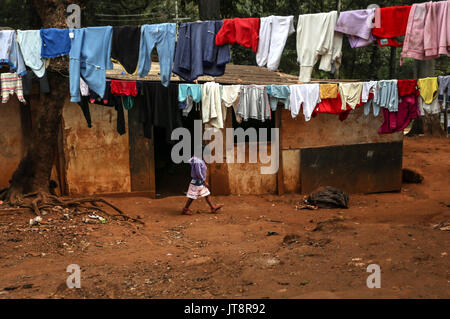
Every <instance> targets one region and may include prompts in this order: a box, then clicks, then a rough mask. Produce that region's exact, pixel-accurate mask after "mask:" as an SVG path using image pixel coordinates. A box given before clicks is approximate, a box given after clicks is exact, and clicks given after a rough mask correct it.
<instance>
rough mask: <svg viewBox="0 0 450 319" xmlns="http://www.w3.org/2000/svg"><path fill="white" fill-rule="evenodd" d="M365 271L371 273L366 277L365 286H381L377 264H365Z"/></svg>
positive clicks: (379, 270) (379, 269)
mask: <svg viewBox="0 0 450 319" xmlns="http://www.w3.org/2000/svg"><path fill="white" fill-rule="evenodd" d="M366 271H367V272H370V273H371V274H370V275H369V276H368V277H367V280H366V285H367V288H381V268H380V266H379V265H377V264H370V265H368V266H367V270H366Z"/></svg>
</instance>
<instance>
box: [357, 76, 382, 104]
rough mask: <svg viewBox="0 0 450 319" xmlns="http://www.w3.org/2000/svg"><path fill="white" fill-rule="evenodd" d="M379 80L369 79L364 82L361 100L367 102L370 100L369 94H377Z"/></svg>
mask: <svg viewBox="0 0 450 319" xmlns="http://www.w3.org/2000/svg"><path fill="white" fill-rule="evenodd" d="M377 83H378V81H368V82H363V86H362V91H361V101H362V102H364V103H366V102H367V101H368V100H369V94H370V93H374V94H376V88H377Z"/></svg>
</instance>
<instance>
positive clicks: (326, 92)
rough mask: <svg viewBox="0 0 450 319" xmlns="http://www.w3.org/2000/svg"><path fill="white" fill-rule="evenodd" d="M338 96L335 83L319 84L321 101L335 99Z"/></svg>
mask: <svg viewBox="0 0 450 319" xmlns="http://www.w3.org/2000/svg"><path fill="white" fill-rule="evenodd" d="M337 95H338V85H337V84H336V83H326V84H320V98H321V99H335V98H336V97H337Z"/></svg>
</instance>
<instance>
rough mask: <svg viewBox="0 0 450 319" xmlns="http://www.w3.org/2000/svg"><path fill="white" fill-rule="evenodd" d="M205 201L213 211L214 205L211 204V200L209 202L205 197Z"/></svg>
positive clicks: (207, 197)
mask: <svg viewBox="0 0 450 319" xmlns="http://www.w3.org/2000/svg"><path fill="white" fill-rule="evenodd" d="M205 200H206V202H207V203H208V205H209V207H211V209H213V207H214V205H213V204H212V203H211V200H210V198H209V196H206V197H205Z"/></svg>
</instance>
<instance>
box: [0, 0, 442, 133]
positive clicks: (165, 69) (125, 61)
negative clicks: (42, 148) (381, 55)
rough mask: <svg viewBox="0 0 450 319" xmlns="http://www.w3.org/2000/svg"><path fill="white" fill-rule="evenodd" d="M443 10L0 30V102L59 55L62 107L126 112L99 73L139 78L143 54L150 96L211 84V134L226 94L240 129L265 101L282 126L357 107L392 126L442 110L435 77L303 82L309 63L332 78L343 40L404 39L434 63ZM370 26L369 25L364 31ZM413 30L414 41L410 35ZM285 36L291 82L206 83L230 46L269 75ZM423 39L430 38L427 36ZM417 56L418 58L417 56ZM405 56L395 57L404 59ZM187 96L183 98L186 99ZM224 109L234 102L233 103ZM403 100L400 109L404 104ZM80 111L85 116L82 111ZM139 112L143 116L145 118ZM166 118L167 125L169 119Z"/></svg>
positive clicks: (264, 110) (205, 94) (206, 117)
mask: <svg viewBox="0 0 450 319" xmlns="http://www.w3.org/2000/svg"><path fill="white" fill-rule="evenodd" d="M447 9H448V1H440V2H429V3H428V2H427V3H423V4H414V5H412V6H399V7H386V8H381V9H376V10H375V9H367V10H352V11H345V12H340V13H339V14H338V12H337V11H331V12H328V13H317V14H304V15H300V16H299V18H298V23H297V28H296V29H295V28H294V16H269V17H262V18H234V19H223V20H217V21H197V22H190V23H181V24H179V26H178V30H177V24H175V23H161V24H152V25H148V24H145V25H142V26H124V27H111V26H104V27H88V28H81V29H54V28H50V29H41V30H28V31H22V30H17V32H16V31H15V30H3V31H0V62H1V63H7V64H8V65H9V66H10V70H11V73H3V74H2V94H3V101H5V100H6V101H7V99H8V97H9V93H11V92H14V91H15V92H16V93H17V95H18V97H19V99H21V95H20V94H21V89H22V88H21V85H22V83H21V76H26V75H27V74H26V73H27V71H26V67H25V66H27V67H28V68H30V69H31V70H32V72H33V73H34V74H36V76H37V77H38V78H43V77H44V75H45V70H46V67H47V62H48V61H49V60H48V59H50V58H55V57H60V56H64V55H69V56H70V63H69V78H70V95H71V101H72V102H78V103H83V104H85V103H86V101H85V99H84V98H82V95H83V94H82V91H83V86H85V87H88V88H89V91H92V92H93V94H96V95H97V100H98V99H99V100H100V101H101V100H103V102H104V104H105V105H106V104H108V103H109V101H114V102H113V104H112V105H109V106H114V107H115V108H116V110H118V112H119V110H122V108H123V105H124V104H126V106H127V107H131V102H132V99H130V98H126V99H125V100H124V98H122V97H121V98H120V99H117V98H115V97H112V98H111V99H109V98H106V97H107V96H115V95H116V94H114V93H113V92H112V91H111V88H109V87H108V85H109V81H106V76H107V70H110V69H112V68H113V63H112V61H114V62H116V63H119V64H120V65H121V66H122V67H123V69H124V71H126V72H127V73H128V74H137V75H138V76H139V77H140V78H145V77H146V76H147V75H148V73H149V72H150V70H151V66H152V61H151V52H152V51H153V49H154V48H155V47H156V50H157V54H158V60H159V66H160V70H159V74H160V80H161V83H162V85H163V86H161V87H159V89H160V90H162V88H167V89H168V90H169V91H173V88H169V83H170V81H171V80H172V78H173V76H172V74H175V75H177V76H178V77H179V78H181V79H183V80H184V81H186V82H194V81H197V80H198V79H199V78H200V77H202V76H209V77H212V79H213V81H206V83H205V84H203V85H202V86H201V88H202V89H201V100H202V119H203V122H204V123H205V124H207V125H210V126H212V127H216V128H223V123H224V118H223V114H224V112H222V97H223V95H222V94H223V92H224V91H230V90H231V92H228V97H230V96H233V97H235V98H236V99H234V100H233V99H231V97H230V99H229V100H228V102H227V103H228V104H227V106H230V105H233V106H234V107H235V114H236V115H239V116H240V117H242V118H243V120H247V119H249V118H253V119H258V120H261V121H264V120H266V119H270V117H271V114H270V110H274V109H275V108H276V106H277V105H276V104H278V103H276V104H275V105H274V103H275V102H274V101H275V100H273V99H274V98H276V99H277V100H280V99H281V100H283V101H284V105H285V108H287V109H289V110H290V111H291V114H292V117H296V116H297V115H298V114H299V112H300V111H301V110H303V115H304V117H305V120H306V121H309V120H310V119H311V117H313V116H314V115H315V114H317V113H335V114H339V116H340V118H341V120H342V119H343V118H345V117H346V115H345V114H347V115H348V113H349V112H350V111H351V110H353V109H355V108H356V107H359V106H362V105H364V109H365V113H367V114H368V112H369V111H370V107H371V106H372V108H373V114H374V115H378V113H379V111H380V108H382V109H383V116H384V119H385V122H386V119H389V118H392V117H399V116H403V117H404V119H403V121H402V124H404V123H405V122H408V123H409V121H410V120H411V119H412V118H415V117H416V116H417V114H418V111H420V114H422V115H423V114H424V112H428V113H437V112H439V111H440V109H441V108H445V107H446V103H445V99H444V101H441V100H439V103H440V104H439V103H438V104H436V103H437V99H436V96H435V95H436V94H435V93H436V92H437V90H438V78H437V77H435V78H427V79H419V81H416V80H381V81H369V82H360V81H353V80H336V79H333V80H311V74H312V71H313V68H314V66H315V64H316V63H317V62H319V61H320V63H319V66H318V67H319V69H320V70H323V71H327V72H331V73H335V72H336V71H337V70H338V69H339V67H340V65H341V64H342V41H343V34H344V33H345V34H347V35H348V36H349V41H350V44H351V46H352V47H362V46H365V45H368V44H370V43H372V42H374V41H377V42H378V44H379V45H380V46H401V45H402V43H400V42H398V40H397V39H396V37H398V36H402V35H406V37H405V47H407V49H408V50H412V51H414V52H416V53H417V54H414V56H413V57H414V58H417V59H430V58H436V57H438V56H439V55H440V54H447V55H449V52H448V48H449V43H447V41H448V39H449V38H450V37H449V36H447V34H446V32H447V29H448V28H447V26H448V20H449V19H448V17H447ZM374 17H375V24H376V25H373V23H372V22H373V20H374ZM430 25H431V27H430ZM420 28H422V29H423V30H422V31H423V32H420V30H421V29H420ZM419 29H420V30H419ZM177 31H178V32H177ZM295 32H296V38H297V39H296V40H297V62H298V63H299V65H300V75H299V78H298V80H296V81H295V83H289V84H288V85H268V86H265V85H260V84H257V83H245V82H244V81H242V82H241V83H236V82H235V83H233V84H234V85H230V86H221V85H220V84H219V83H217V82H215V81H214V79H217V78H220V77H221V76H223V75H224V74H225V70H226V66H227V64H228V63H230V62H231V54H230V47H229V45H230V44H235V43H238V44H240V45H242V46H244V47H247V48H250V49H251V50H253V51H254V52H255V53H256V62H257V64H258V66H261V67H262V66H267V69H268V70H271V71H275V70H277V69H278V66H279V63H280V59H281V55H282V52H283V50H284V46H285V44H286V41H287V38H288V37H289V36H290V35H291V34H293V33H295ZM408 32H410V33H408ZM430 32H432V34H433V35H435V36H431V33H430ZM177 34H178V38H177ZM175 44H176V45H175ZM425 47H426V48H427V50H425V49H424V48H425ZM421 50H422V51H423V53H424V54H421V52H422V51H421ZM406 53H407V52H406ZM406 53H405V56H408V55H407V54H406ZM402 56H403V54H402ZM447 79H448V76H447V77H444V78H442V79H441V78H440V79H439V80H440V81H441V82H442V84H441V86H440V88H443V90H444V91H445V90H447V92H448V81H447ZM400 81H416V82H415V83H416V84H414V85H413V86H414V87H415V88H414V91H413V92H410V94H408V95H413V96H414V97H410V98H403V96H401V95H399V94H398V90H399V89H401V85H398V83H406V82H400ZM446 81H447V82H446ZM218 82H220V80H219V81H218ZM238 82H239V80H238ZM249 82H251V81H249ZM136 83H141V85H142V91H141V92H145V94H147V95H149V94H150V95H151V94H156V93H155V92H156V91H155V90H157V89H158V87H157V86H154V85H153V84H152V85H151V86H149V84H148V83H145V82H139V81H138V82H135V84H134V85H137V84H136ZM325 83H327V85H325ZM446 83H447V84H446ZM127 85H129V84H127ZM3 86H4V89H3ZM184 86H185V84H180V85H179V86H178V88H181V87H184ZM190 87H191V88H192V89H194V90H197V88H198V87H197V86H196V84H191V86H190ZM325 88H326V89H325ZM84 89H85V90H86V88H84ZM324 92H325V93H326V94H325V96H324V95H323V94H324ZM330 92H333V93H332V94H330ZM172 93H173V92H172ZM172 93H171V94H172ZM89 94H90V93H89ZM145 94H144V95H145ZM177 94H178V98H175V99H174V98H173V96H171V97H170V101H172V102H170V101H169V100H168V101H166V103H169V104H170V103H175V104H177V103H176V101H177V100H179V93H178V92H177ZM122 95H125V96H129V94H126V92H122ZM191 95H192V94H191ZM189 96H190V95H189V94H188V95H187V96H186V99H187V98H188V97H189ZM269 96H270V99H269ZM415 96H419V97H418V98H416V97H415ZM192 97H193V96H192ZM146 98H150V96H147V97H146ZM193 98H194V97H193ZM400 98H402V100H401V101H400ZM421 98H422V100H420V99H421ZM198 99H199V97H198V94H197V97H196V98H194V100H195V102H198ZM94 100H96V99H94ZM119 100H120V101H119ZM231 100H233V101H238V102H237V104H234V102H233V101H231ZM105 101H108V102H105ZM270 101H272V102H273V103H270ZM405 101H408V103H407V104H405V103H406V102H405ZM447 101H448V100H447ZM91 102H92V99H91ZM180 102H183V101H180ZM149 103H150V102H148V103H147V104H149ZM432 103H434V104H432ZM150 104H152V103H150ZM400 105H401V107H400ZM82 108H83V112H85V106H82ZM400 109H401V110H400ZM122 112H123V111H122ZM147 112H150V113H151V112H152V111H151V109H150V110H147ZM386 112H388V113H386ZM184 113H186V112H184ZM171 114H172V115H173V116H175V114H176V112H174V113H171ZM401 114H402V115H401ZM405 116H406V117H405ZM164 121H166V123H170V125H168V128H173V127H174V125H173V123H172V122H171V120H170V119H169V120H168V119H165V120H164ZM149 122H151V121H149ZM157 122H158V121H157ZM391 122H392V123H395V124H392V123H391V124H389V128H388V129H386V132H392V131H396V130H399V129H400V127H401V126H402V125H399V124H398V123H399V122H400V121H399V120H398V118H396V119H395V121H394V120H392V121H391ZM153 124H155V123H153ZM121 131H122V130H121ZM382 131H384V130H382ZM382 133H383V132H382ZM384 133H385V132H384Z"/></svg>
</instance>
